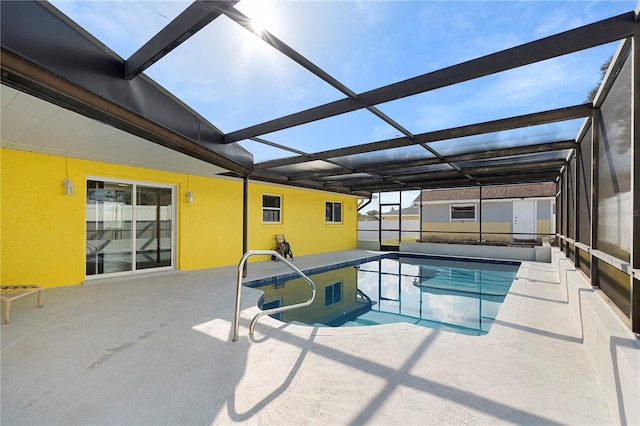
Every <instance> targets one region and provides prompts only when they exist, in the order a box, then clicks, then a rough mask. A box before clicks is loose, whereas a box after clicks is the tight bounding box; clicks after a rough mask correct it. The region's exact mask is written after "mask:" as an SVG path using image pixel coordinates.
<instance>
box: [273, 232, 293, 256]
mask: <svg viewBox="0 0 640 426" xmlns="http://www.w3.org/2000/svg"><path fill="white" fill-rule="evenodd" d="M276 251H277V252H278V253H280V255H281V256H282V257H284V258H285V259H286V258H287V256H289V257H290V258H291V260H293V252H292V251H291V245H290V244H289V243H288V242H287V240H286V239H285V238H284V235H282V234H276ZM273 259H274V260H275V261H276V262H277V261H278V258H277V257H275V256H273Z"/></svg>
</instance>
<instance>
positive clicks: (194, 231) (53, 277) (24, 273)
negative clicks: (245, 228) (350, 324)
mask: <svg viewBox="0 0 640 426" xmlns="http://www.w3.org/2000/svg"><path fill="white" fill-rule="evenodd" d="M67 176H68V177H69V179H71V181H72V182H73V183H74V185H75V195H73V196H66V195H64V191H63V184H62V182H63V180H64V179H65V177H67ZM88 176H89V177H102V178H104V179H105V180H109V179H110V178H111V179H123V180H128V181H129V180H130V181H139V182H149V183H159V184H163V185H175V186H176V198H177V200H176V207H177V214H176V260H175V263H176V265H175V266H176V268H178V269H182V270H190V269H200V268H208V267H217V266H225V265H234V264H237V263H238V261H239V259H240V257H241V256H242V217H243V208H242V202H243V182H242V180H240V179H230V178H208V177H199V176H193V175H190V176H187V175H185V174H180V173H171V172H165V171H158V170H152V169H146V168H140V167H131V166H123V165H116V164H110V163H102V162H97V161H88V160H79V159H72V158H69V159H65V158H64V157H59V156H53V155H44V154H36V153H30V152H24V151H16V150H10V149H2V150H1V153H0V177H1V183H0V185H1V187H0V235H1V244H0V253H1V257H0V281H1V282H2V283H4V284H25V283H37V284H40V285H42V286H44V287H55V286H62V285H72V284H79V283H82V282H83V281H84V279H85V254H86V253H85V238H86V237H85V221H86V218H85V215H86V211H85V210H86V209H85V204H86V203H85V194H86V179H87V177H88ZM187 188H188V189H189V190H190V191H191V192H192V193H193V194H194V202H193V203H191V204H189V203H187V202H186V197H185V195H184V194H185V192H186V190H187ZM263 192H266V193H270V194H282V195H283V198H284V200H283V202H284V206H283V207H284V213H283V215H284V216H283V218H284V222H283V223H282V224H280V225H267V224H262V193H263ZM249 193H250V200H249V244H248V248H249V249H258V248H260V249H265V248H269V249H272V248H274V247H275V238H274V234H276V233H283V234H285V235H286V236H287V239H288V240H289V241H290V242H291V244H292V248H293V250H294V254H295V255H303V254H311V253H321V252H326V251H332V250H342V249H348V248H355V245H356V210H357V209H356V208H355V206H356V201H357V200H356V198H355V197H350V196H341V195H334V194H330V193H322V192H319V191H311V190H304V189H296V188H287V187H282V186H277V185H266V184H261V183H255V182H250V184H249ZM325 201H340V202H342V203H343V223H342V224H325V218H324V211H325V209H324V203H325ZM349 208H351V210H349Z"/></svg>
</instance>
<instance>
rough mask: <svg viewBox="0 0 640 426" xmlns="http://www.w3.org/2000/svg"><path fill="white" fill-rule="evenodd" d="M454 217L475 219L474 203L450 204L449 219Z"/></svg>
mask: <svg viewBox="0 0 640 426" xmlns="http://www.w3.org/2000/svg"><path fill="white" fill-rule="evenodd" d="M456 219H470V220H475V219H476V205H475V204H452V205H451V220H456Z"/></svg>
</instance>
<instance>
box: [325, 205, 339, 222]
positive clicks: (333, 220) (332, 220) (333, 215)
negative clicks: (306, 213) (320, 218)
mask: <svg viewBox="0 0 640 426" xmlns="http://www.w3.org/2000/svg"><path fill="white" fill-rule="evenodd" d="M328 204H331V218H330V219H327V205H328ZM336 204H338V205H339V206H340V220H335V210H334V209H335V205H336ZM324 212H325V215H324V220H325V223H342V216H343V209H342V203H341V202H340V201H326V202H325V204H324Z"/></svg>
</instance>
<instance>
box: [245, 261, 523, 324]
mask: <svg viewBox="0 0 640 426" xmlns="http://www.w3.org/2000/svg"><path fill="white" fill-rule="evenodd" d="M519 266H520V264H519V263H518V262H507V261H483V260H477V259H473V260H471V259H453V258H440V257H433V256H417V255H402V254H394V255H385V256H378V257H375V258H371V259H366V260H364V261H359V262H357V263H353V264H346V265H345V264H342V265H336V266H334V267H327V268H320V269H318V270H313V271H309V277H310V278H311V279H312V280H313V281H314V282H315V284H316V287H317V293H316V298H315V300H314V302H313V303H312V304H311V305H309V306H307V307H305V308H300V309H294V310H291V311H286V312H281V313H279V314H275V315H273V316H274V317H275V318H277V319H279V320H281V321H284V322H292V323H302V324H308V325H313V326H331V327H339V326H365V325H376V324H388V323H396V322H405V323H412V324H417V325H421V326H424V327H429V328H434V329H438V330H448V331H453V332H457V333H461V334H468V335H483V334H487V333H488V332H489V329H490V328H491V325H492V324H493V322H494V320H495V318H496V316H497V314H498V311H499V310H500V306H501V304H502V302H503V301H504V298H505V297H506V294H507V293H508V291H509V288H510V287H511V283H512V282H513V280H514V278H515V276H516V272H517V271H518V268H519ZM249 285H250V286H251V287H256V288H259V289H260V290H262V291H264V295H263V296H262V298H261V300H260V303H259V305H260V308H261V309H269V308H274V307H278V306H286V305H292V304H294V303H300V302H304V301H305V300H307V299H308V298H309V296H310V289H309V285H308V284H307V283H306V282H305V281H304V280H302V279H300V278H296V279H291V277H284V278H281V279H280V280H269V281H264V280H263V281H259V282H254V283H249Z"/></svg>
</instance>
